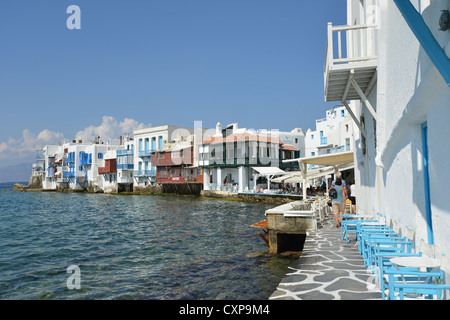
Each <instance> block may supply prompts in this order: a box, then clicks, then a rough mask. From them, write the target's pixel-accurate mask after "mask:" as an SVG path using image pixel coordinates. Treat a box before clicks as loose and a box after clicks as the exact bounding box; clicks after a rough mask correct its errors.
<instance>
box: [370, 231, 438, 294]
mask: <svg viewBox="0 0 450 320" xmlns="http://www.w3.org/2000/svg"><path fill="white" fill-rule="evenodd" d="M419 248H420V252H418V253H408V252H403V253H401V252H398V253H384V254H378V255H377V266H378V270H379V272H380V276H379V281H380V282H381V291H382V298H383V299H385V296H386V295H385V290H386V289H388V290H389V299H395V298H396V294H397V295H401V296H402V297H404V296H405V294H407V293H411V294H412V293H415V294H419V293H420V292H422V294H425V289H424V288H422V289H420V290H418V289H419V287H420V285H430V284H443V283H445V281H444V273H443V271H442V270H441V269H440V260H436V259H434V258H435V255H436V247H435V246H434V245H429V244H428V243H426V242H425V241H424V240H423V239H421V241H420V247H419ZM415 257H419V258H420V257H424V258H431V260H433V261H436V262H437V264H435V265H433V266H432V267H430V265H428V266H427V267H426V268H425V266H423V265H416V266H411V265H410V266H401V265H394V264H393V261H394V258H395V260H397V261H401V260H404V259H402V258H406V259H414V260H417V259H415ZM399 259H400V260H399ZM422 260H423V259H419V261H422ZM428 260H430V259H428ZM436 273H438V274H436ZM403 284H408V286H403ZM409 284H414V285H413V286H409ZM413 289H414V290H416V291H415V292H414V290H413ZM441 289H442V290H444V288H441ZM441 289H437V288H435V289H430V288H428V289H427V290H429V292H432V293H433V292H435V293H436V295H437V296H438V298H439V297H440V296H439V295H440V294H441V293H442V292H440V290H441ZM400 291H401V294H400ZM419 291H420V292H419ZM402 299H403V298H402Z"/></svg>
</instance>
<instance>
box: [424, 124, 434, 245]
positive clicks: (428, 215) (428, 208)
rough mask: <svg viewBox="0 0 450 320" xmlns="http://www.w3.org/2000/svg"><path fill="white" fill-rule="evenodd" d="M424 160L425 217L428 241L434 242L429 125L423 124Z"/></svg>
mask: <svg viewBox="0 0 450 320" xmlns="http://www.w3.org/2000/svg"><path fill="white" fill-rule="evenodd" d="M422 158H423V159H422V161H423V181H424V184H425V185H424V191H425V217H426V221H427V233H428V243H429V244H434V236H433V223H432V219H431V199H430V176H429V173H428V159H429V157H428V126H427V123H426V122H424V123H423V124H422Z"/></svg>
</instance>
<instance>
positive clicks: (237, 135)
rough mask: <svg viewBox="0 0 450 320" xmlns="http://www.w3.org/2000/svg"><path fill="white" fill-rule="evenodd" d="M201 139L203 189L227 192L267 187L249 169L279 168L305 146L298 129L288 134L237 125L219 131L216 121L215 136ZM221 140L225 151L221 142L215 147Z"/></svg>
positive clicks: (303, 136) (218, 124)
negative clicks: (284, 160) (283, 161)
mask: <svg viewBox="0 0 450 320" xmlns="http://www.w3.org/2000/svg"><path fill="white" fill-rule="evenodd" d="M211 131H212V130H211ZM224 136H225V138H224ZM205 138H209V140H205V141H204V142H203V143H202V144H200V145H199V146H198V152H199V166H201V167H203V189H204V190H216V191H228V192H256V191H257V190H258V188H259V187H262V188H270V184H269V185H268V183H267V180H265V182H260V181H258V177H260V176H261V175H260V174H259V173H258V171H256V170H255V169H253V167H260V166H274V167H279V166H281V165H283V164H282V163H281V160H283V159H290V158H293V157H294V156H293V155H292V153H293V152H300V154H301V153H304V145H305V142H304V141H305V133H304V132H303V131H302V130H301V129H299V128H296V129H293V130H292V131H290V132H283V131H279V130H265V129H262V130H254V129H246V128H239V127H238V123H233V124H230V125H227V126H226V127H225V128H222V125H221V124H220V122H219V123H217V125H216V130H215V134H213V135H211V136H209V137H205ZM223 138H224V139H225V141H227V142H224V143H225V150H223V149H222V147H223V142H219V143H218V144H216V141H222V139H223ZM283 138H284V139H285V140H286V141H284V140H283ZM228 140H230V141H228ZM224 151H225V152H224ZM212 153H214V154H215V155H214V156H213V155H212ZM222 155H223V156H224V157H223V156H222ZM297 156H298V155H297ZM230 161H231V162H230ZM264 178H265V176H264Z"/></svg>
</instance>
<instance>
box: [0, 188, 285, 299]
mask: <svg viewBox="0 0 450 320" xmlns="http://www.w3.org/2000/svg"><path fill="white" fill-rule="evenodd" d="M5 188H12V185H10V186H8V185H0V221H1V223H0V299H238V300H240V299H267V298H268V297H269V296H270V295H271V294H272V292H273V291H274V290H275V288H276V286H277V285H278V283H279V282H280V280H281V278H282V277H283V276H284V274H285V273H286V271H287V267H288V265H289V264H291V263H292V260H291V259H288V258H281V257H277V256H272V255H269V254H263V255H258V254H257V253H258V252H261V251H264V250H267V247H266V245H265V243H264V242H263V241H262V239H261V238H260V237H259V236H258V231H259V230H258V229H255V228H252V227H250V225H251V224H253V223H255V222H258V221H260V220H262V219H264V212H265V210H266V209H268V208H270V207H273V205H263V204H254V203H244V202H235V201H224V200H205V199H200V198H195V197H173V196H142V195H141V196H137V195H126V196H125V195H106V194H87V193H59V192H38V193H35V192H16V191H5ZM71 265H77V266H78V267H79V268H80V271H81V289H72V290H70V289H68V288H67V285H66V282H67V279H68V277H69V276H70V275H71V274H69V273H67V268H68V267H69V266H71Z"/></svg>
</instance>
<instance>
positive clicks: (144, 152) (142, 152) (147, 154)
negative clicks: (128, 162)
mask: <svg viewBox="0 0 450 320" xmlns="http://www.w3.org/2000/svg"><path fill="white" fill-rule="evenodd" d="M152 152H155V150H140V151H139V153H138V155H139V157H140V158H145V157H151V156H152Z"/></svg>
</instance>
